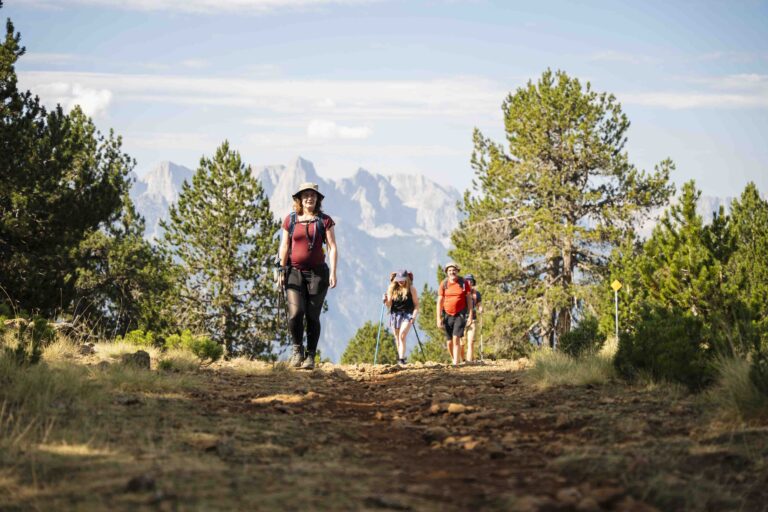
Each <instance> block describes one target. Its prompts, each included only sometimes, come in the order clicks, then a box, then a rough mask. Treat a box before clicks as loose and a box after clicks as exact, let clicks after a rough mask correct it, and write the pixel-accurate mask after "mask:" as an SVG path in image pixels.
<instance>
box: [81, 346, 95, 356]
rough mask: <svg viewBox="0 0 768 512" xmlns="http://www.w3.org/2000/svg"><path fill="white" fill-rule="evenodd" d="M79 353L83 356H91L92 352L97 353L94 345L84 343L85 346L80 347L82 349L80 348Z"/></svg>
mask: <svg viewBox="0 0 768 512" xmlns="http://www.w3.org/2000/svg"><path fill="white" fill-rule="evenodd" d="M78 353H79V354H80V355H81V356H89V355H91V354H95V353H96V350H95V349H94V348H93V347H92V346H90V345H83V346H81V347H80V349H79V350H78Z"/></svg>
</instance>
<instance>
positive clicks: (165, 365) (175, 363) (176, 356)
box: [157, 348, 200, 372]
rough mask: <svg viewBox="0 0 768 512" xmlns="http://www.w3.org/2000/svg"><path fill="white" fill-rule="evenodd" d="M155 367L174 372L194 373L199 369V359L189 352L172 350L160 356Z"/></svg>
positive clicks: (177, 349) (178, 349)
mask: <svg viewBox="0 0 768 512" xmlns="http://www.w3.org/2000/svg"><path fill="white" fill-rule="evenodd" d="M157 367H158V368H159V369H161V370H170V371H175V372H194V371H195V370H197V369H199V368H200V358H199V357H197V356H196V355H195V354H193V353H192V352H190V351H189V350H185V349H180V348H173V349H170V350H167V351H166V352H164V353H163V354H162V355H161V356H160V360H159V361H158V362H157Z"/></svg>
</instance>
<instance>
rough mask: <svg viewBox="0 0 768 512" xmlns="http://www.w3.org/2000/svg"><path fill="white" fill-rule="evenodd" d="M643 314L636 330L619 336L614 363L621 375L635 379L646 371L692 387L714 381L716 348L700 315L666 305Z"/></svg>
mask: <svg viewBox="0 0 768 512" xmlns="http://www.w3.org/2000/svg"><path fill="white" fill-rule="evenodd" d="M640 318H641V320H640V322H639V324H638V325H636V326H635V329H634V331H633V332H630V333H624V334H621V335H620V336H619V350H618V352H617V353H616V358H615V360H614V364H615V365H616V369H617V371H618V372H619V374H620V375H622V376H623V377H625V378H628V379H634V378H635V377H637V376H639V375H641V374H645V375H649V376H650V377H651V378H652V379H655V380H663V381H669V382H679V383H681V384H684V385H685V386H687V387H688V388H689V389H691V390H699V389H701V388H703V387H705V386H707V385H709V384H711V383H712V381H713V380H714V377H715V369H714V366H713V364H712V359H713V357H712V356H713V350H712V349H711V348H710V346H709V345H708V344H707V342H706V340H705V339H704V337H705V334H704V333H705V329H704V325H703V323H702V321H701V320H700V319H699V318H697V317H694V316H691V315H684V314H679V313H675V312H672V311H669V310H667V309H662V308H654V309H649V310H646V311H645V312H644V314H642V315H640Z"/></svg>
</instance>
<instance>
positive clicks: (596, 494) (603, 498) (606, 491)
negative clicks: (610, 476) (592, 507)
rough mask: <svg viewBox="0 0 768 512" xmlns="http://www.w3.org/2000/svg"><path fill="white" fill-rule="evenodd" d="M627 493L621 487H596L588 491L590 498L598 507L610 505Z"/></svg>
mask: <svg viewBox="0 0 768 512" xmlns="http://www.w3.org/2000/svg"><path fill="white" fill-rule="evenodd" d="M626 493H627V491H626V490H624V489H623V488H621V487H598V488H596V489H592V490H590V491H589V495H590V497H592V498H594V499H595V501H597V503H598V504H600V505H604V506H605V505H611V504H613V503H614V502H615V501H617V500H618V499H619V498H621V497H623V496H624V495H625V494H626Z"/></svg>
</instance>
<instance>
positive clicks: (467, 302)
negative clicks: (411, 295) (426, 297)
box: [435, 262, 473, 366]
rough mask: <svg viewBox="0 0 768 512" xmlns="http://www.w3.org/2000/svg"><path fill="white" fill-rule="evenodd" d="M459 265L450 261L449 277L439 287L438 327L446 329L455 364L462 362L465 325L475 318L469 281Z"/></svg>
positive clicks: (450, 351)
mask: <svg viewBox="0 0 768 512" xmlns="http://www.w3.org/2000/svg"><path fill="white" fill-rule="evenodd" d="M460 270H461V269H460V268H459V266H458V265H457V264H456V263H454V262H450V263H448V264H447V265H446V266H445V273H446V274H447V275H448V277H447V278H445V279H443V282H442V283H440V286H439V287H438V289H437V308H435V310H436V312H437V327H438V328H441V329H445V340H446V344H447V345H448V352H449V353H450V354H451V359H452V360H453V365H454V366H456V365H458V364H459V363H460V362H461V338H462V336H464V327H466V325H467V322H469V323H471V322H472V320H473V310H472V294H471V288H470V286H469V283H467V282H466V281H464V279H463V278H462V277H460V276H459V272H460Z"/></svg>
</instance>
